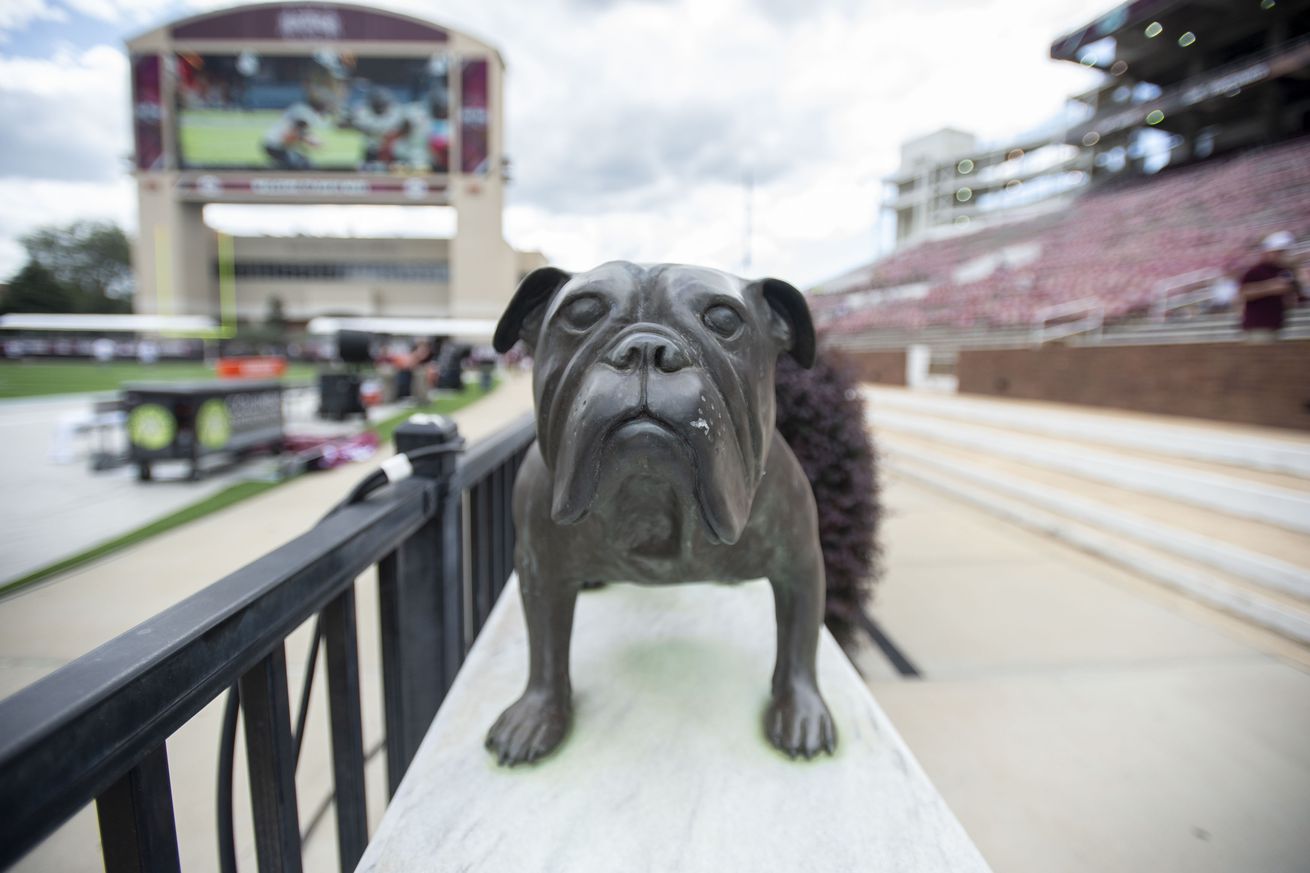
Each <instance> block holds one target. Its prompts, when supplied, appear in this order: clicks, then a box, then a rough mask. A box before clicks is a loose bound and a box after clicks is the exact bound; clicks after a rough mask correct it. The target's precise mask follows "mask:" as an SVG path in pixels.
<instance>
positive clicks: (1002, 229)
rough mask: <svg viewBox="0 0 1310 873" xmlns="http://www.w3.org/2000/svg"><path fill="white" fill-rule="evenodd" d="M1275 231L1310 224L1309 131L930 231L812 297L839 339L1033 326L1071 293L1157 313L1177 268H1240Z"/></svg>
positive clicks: (1185, 272) (1109, 313)
mask: <svg viewBox="0 0 1310 873" xmlns="http://www.w3.org/2000/svg"><path fill="white" fill-rule="evenodd" d="M1275 230H1286V231H1290V232H1291V233H1292V234H1293V235H1295V236H1296V237H1297V239H1298V240H1302V241H1304V240H1306V238H1307V237H1310V137H1302V138H1300V139H1297V140H1293V141H1291V142H1287V143H1284V144H1281V145H1277V146H1271V147H1268V148H1263V149H1257V150H1254V151H1248V152H1244V153H1239V154H1236V155H1233V156H1230V157H1224V158H1214V159H1211V160H1209V161H1206V162H1202V163H1199V164H1193V165H1190V166H1184V167H1179V168H1176V169H1174V168H1169V169H1166V170H1164V171H1163V172H1161V173H1159V174H1157V175H1155V176H1148V177H1138V178H1131V179H1125V180H1123V181H1119V182H1114V183H1110V184H1108V185H1105V186H1102V187H1099V188H1096V189H1093V190H1092V191H1091V192H1089V193H1087V194H1085V195H1083V196H1082V197H1080V198H1079V199H1078V200H1076V201H1075V202H1074V203H1073V205H1072V206H1071V207H1070V208H1068V209H1066V210H1063V211H1061V212H1057V213H1054V214H1050V215H1046V216H1043V217H1040V218H1035V219H1030V220H1027V221H1023V222H1017V223H1012V224H1005V225H1000V226H993V227H990V228H986V229H983V230H980V231H978V232H976V233H973V234H970V235H967V236H957V237H953V238H949V239H939V240H933V241H929V242H924V243H922V244H919V245H916V246H913V247H911V248H907V249H905V250H902V251H900V252H897V253H895V254H893V255H891V256H890V257H888V258H886V259H884V260H881V261H879V262H877V263H875V264H873V265H871V266H869V267H866V268H863V269H862V270H860V271H857V272H856V273H854V274H849V275H848V276H846V277H843V279H842V280H841V282H840V287H832V288H820V289H817V292H818V293H814V294H812V296H811V297H810V302H811V307H812V309H813V310H814V312H815V317H816V321H817V323H818V324H819V326H820V327H821V328H822V329H824V330H826V332H827V333H828V334H829V335H830V336H832V337H833V338H834V339H836V340H838V342H839V343H840V342H841V340H842V339H845V338H850V339H853V338H854V336H853V335H860V334H868V333H869V332H871V331H879V330H883V329H893V330H897V331H906V330H909V331H915V330H922V329H926V328H932V327H953V328H991V329H998V328H999V329H1002V330H1004V329H1006V328H1016V327H1020V326H1022V327H1023V328H1025V329H1027V328H1028V327H1030V326H1031V325H1033V323H1034V322H1035V321H1037V320H1038V319H1039V316H1040V315H1041V313H1042V311H1043V310H1044V309H1047V308H1048V307H1054V306H1058V305H1061V304H1070V305H1071V306H1070V310H1071V311H1075V310H1077V309H1078V308H1079V306H1080V305H1082V304H1086V305H1087V306H1089V307H1092V306H1095V307H1100V308H1102V310H1103V315H1104V318H1105V320H1106V321H1107V322H1108V323H1113V322H1115V321H1120V322H1123V321H1126V320H1130V319H1133V318H1134V317H1137V316H1144V315H1147V314H1148V313H1149V312H1150V310H1151V308H1152V304H1153V302H1155V299H1156V296H1157V294H1158V293H1159V289H1160V288H1161V287H1162V285H1165V286H1167V285H1168V284H1170V281H1171V280H1178V279H1180V277H1182V279H1183V281H1184V282H1185V281H1186V277H1188V276H1189V275H1195V276H1199V277H1201V278H1202V279H1204V278H1206V277H1212V278H1216V279H1217V278H1219V277H1220V276H1221V275H1224V274H1231V273H1232V272H1233V271H1235V270H1236V269H1239V268H1240V266H1241V265H1242V264H1243V263H1244V262H1245V260H1246V259H1248V258H1249V257H1250V253H1251V250H1252V247H1253V245H1254V244H1255V243H1256V242H1257V241H1258V240H1259V239H1260V238H1261V237H1262V236H1264V235H1265V234H1267V233H1269V232H1272V231H1275ZM824 291H832V292H834V293H822V292H824Z"/></svg>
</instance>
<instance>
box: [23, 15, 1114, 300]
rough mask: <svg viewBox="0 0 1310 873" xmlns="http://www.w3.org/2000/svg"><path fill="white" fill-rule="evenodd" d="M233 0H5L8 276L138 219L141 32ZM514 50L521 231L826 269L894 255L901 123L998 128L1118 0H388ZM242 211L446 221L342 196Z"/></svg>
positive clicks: (1054, 97) (557, 253) (1015, 118)
mask: <svg viewBox="0 0 1310 873" xmlns="http://www.w3.org/2000/svg"><path fill="white" fill-rule="evenodd" d="M227 5H234V4H231V3H222V2H214V0H0V119H3V121H0V277H5V276H8V275H10V274H12V273H13V272H14V271H16V270H17V269H18V268H19V267H20V266H21V265H22V261H23V256H22V249H21V247H20V246H19V245H18V242H17V238H18V237H19V236H20V235H21V234H23V233H24V232H26V231H28V230H30V229H31V228H33V227H35V226H38V225H41V224H48V223H55V222H67V221H71V220H73V219H76V218H110V219H114V220H117V221H119V222H120V223H122V224H123V225H124V226H125V227H127V228H129V229H134V228H135V223H136V217H135V214H134V213H135V208H136V205H135V197H134V196H133V192H132V181H131V179H130V177H129V176H128V175H127V173H126V156H127V155H128V154H129V153H130V150H131V144H130V137H129V127H128V94H127V85H128V80H127V60H126V57H125V55H124V51H123V41H124V39H126V38H128V37H130V36H133V35H135V34H137V33H139V32H142V31H144V30H148V29H150V28H152V27H154V26H156V25H158V24H161V23H163V22H165V21H168V20H170V19H172V18H175V17H179V16H181V15H184V14H188V13H190V12H194V11H198V10H201V9H205V8H212V7H218V6H227ZM381 5H383V6H385V7H388V8H393V9H396V10H400V11H405V12H410V13H412V14H416V15H419V16H422V17H425V18H429V19H432V20H434V21H437V22H439V23H443V24H447V25H449V26H451V27H453V28H456V29H460V30H465V31H468V32H471V33H473V34H475V35H478V36H481V37H482V38H484V39H486V40H488V41H489V42H491V43H493V44H495V45H498V46H499V47H500V48H501V51H502V54H503V55H504V57H505V59H506V62H507V64H508V82H507V93H506V102H507V106H506V110H507V118H508V126H509V130H508V134H507V139H508V152H509V154H510V156H511V158H512V160H513V166H514V184H513V186H512V187H511V189H510V200H509V205H508V209H507V212H506V216H505V225H506V235H507V237H508V239H509V241H510V242H511V243H512V244H513V245H515V246H518V247H520V248H538V249H541V250H543V251H545V253H546V254H547V255H548V256H549V257H550V258H551V259H552V260H554V261H555V262H556V263H559V264H561V265H562V266H565V267H569V268H585V267H588V266H591V265H594V264H595V263H597V262H600V261H603V260H608V259H611V258H629V259H633V260H644V261H663V260H671V261H685V262H694V263H704V264H709V265H713V266H718V267H722V268H725V269H730V270H734V271H740V270H741V268H742V266H743V258H744V254H745V239H746V230H745V228H746V219H745V213H746V208H745V204H746V195H745V187H744V184H743V180H744V179H745V178H746V176H747V174H748V173H750V174H753V176H754V178H755V183H756V184H755V190H754V196H753V198H752V204H753V215H754V220H753V230H754V232H753V235H752V249H751V251H752V263H751V269H750V272H751V274H753V275H764V274H771V275H776V276H779V277H781V278H785V279H788V280H790V281H793V282H795V283H797V284H801V285H809V284H813V283H815V282H818V281H820V280H822V279H825V278H828V277H830V276H832V275H834V274H836V273H839V272H842V271H843V270H845V269H848V268H850V267H853V266H856V265H859V264H861V263H864V262H867V261H868V260H870V259H871V258H872V257H873V256H874V255H875V254H876V252H877V247H878V241H879V238H880V231H879V228H878V224H877V219H878V200H879V197H880V194H881V185H880V181H879V180H880V179H881V178H882V177H884V176H885V175H887V174H888V173H890V172H891V171H892V170H894V169H895V167H896V163H897V154H898V151H897V150H898V147H899V144H900V142H901V141H902V140H903V139H905V138H907V137H911V136H915V135H918V134H922V133H927V132H930V131H932V130H935V129H937V128H939V127H942V126H946V125H950V126H954V127H960V128H963V129H965V130H970V131H973V132H975V133H977V134H978V135H980V136H981V137H983V138H985V139H987V140H991V141H999V140H1003V139H1005V138H1007V137H1010V136H1013V135H1015V134H1019V133H1022V132H1024V131H1027V130H1031V129H1033V128H1035V127H1038V126H1040V125H1042V124H1043V123H1045V122H1048V121H1049V120H1050V119H1051V118H1052V117H1053V116H1055V115H1057V114H1058V113H1059V111H1060V109H1061V107H1062V105H1063V103H1064V99H1065V98H1066V97H1067V96H1068V95H1069V94H1072V93H1075V92H1077V91H1080V90H1082V89H1084V88H1086V87H1089V86H1090V85H1091V83H1092V82H1093V81H1094V79H1095V76H1096V74H1094V73H1092V72H1090V71H1088V70H1083V69H1080V68H1078V67H1076V66H1074V65H1072V64H1068V63H1059V62H1055V61H1051V60H1049V59H1048V58H1047V51H1048V47H1049V45H1050V43H1051V42H1052V40H1053V39H1054V38H1055V37H1057V36H1059V35H1060V34H1062V33H1064V32H1066V31H1068V30H1071V29H1073V28H1075V27H1077V26H1079V25H1082V24H1084V23H1086V22H1087V21H1090V20H1091V19H1092V18H1094V17H1095V16H1096V15H1098V14H1100V13H1101V12H1104V11H1105V10H1107V9H1108V8H1110V7H1111V6H1112V5H1113V2H1111V0H1100V2H1089V0H1040V2H1035V0H1027V2H1025V0H958V2H957V0H915V2H890V0H389V2H386V3H384V4H381ZM254 210H258V207H250V208H243V209H239V210H234V209H232V208H230V207H229V208H228V210H226V211H224V212H222V213H220V214H218V215H211V217H210V218H211V221H214V222H215V223H221V224H222V225H224V229H225V230H232V231H238V232H240V231H243V230H245V231H250V230H256V231H258V230H261V229H264V228H265V227H267V226H269V225H273V226H276V227H278V228H281V229H283V232H285V229H287V228H291V229H294V230H301V231H306V232H320V233H332V232H337V233H344V232H350V233H358V234H361V235H373V234H386V233H396V232H403V233H406V234H408V235H414V234H422V233H423V232H425V231H426V230H427V229H428V228H431V229H432V230H433V231H437V230H439V229H440V228H441V227H442V226H443V224H442V221H441V217H440V216H436V217H433V216H431V215H429V214H424V213H419V212H414V211H408V210H405V209H403V208H392V209H381V210H378V211H376V212H363V213H361V212H359V211H355V210H349V209H342V208H340V207H337V208H334V209H333V210H330V211H327V212H323V211H314V212H305V211H303V210H302V211H300V212H299V213H297V214H294V215H290V216H288V215H278V216H277V217H276V218H273V219H270V217H269V214H268V212H267V211H265V212H262V213H261V212H258V211H254Z"/></svg>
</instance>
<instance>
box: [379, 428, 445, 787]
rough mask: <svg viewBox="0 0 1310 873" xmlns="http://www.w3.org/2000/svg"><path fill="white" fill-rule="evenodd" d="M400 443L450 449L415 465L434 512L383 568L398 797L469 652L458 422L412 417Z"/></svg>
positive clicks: (387, 687)
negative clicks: (434, 486)
mask: <svg viewBox="0 0 1310 873" xmlns="http://www.w3.org/2000/svg"><path fill="white" fill-rule="evenodd" d="M395 441H396V451H398V452H404V453H407V454H408V453H412V452H415V451H417V450H419V449H427V448H429V447H439V446H449V447H450V448H451V449H452V451H450V452H449V453H446V454H440V455H436V456H434V457H430V458H425V459H423V460H421V461H416V462H414V475H415V476H417V477H421V478H426V479H431V480H434V481H435V482H437V483H438V486H439V487H438V492H437V501H438V503H437V508H436V512H435V513H434V514H433V516H432V518H430V519H429V520H428V521H427V522H426V523H425V524H424V525H423V526H422V527H421V528H419V529H418V531H417V532H415V533H414V535H413V536H411V537H410V538H409V539H408V540H406V541H405V542H404V543H402V544H401V545H400V547H399V548H398V549H396V551H395V552H394V553H392V554H391V555H389V556H388V557H387V558H386V559H384V560H383V561H382V562H381V563H380V564H379V565H378V599H379V606H380V611H381V621H382V685H383V695H384V700H383V703H384V707H383V708H384V711H385V712H386V718H387V740H386V742H387V784H388V788H389V790H390V793H392V794H394V793H395V791H396V788H397V787H399V785H400V780H401V778H402V777H403V776H404V775H405V770H406V769H407V768H408V767H409V762H410V761H411V760H412V759H413V757H414V753H415V752H416V751H418V746H419V743H420V742H421V741H422V739H423V734H424V733H425V732H426V731H427V728H428V725H429V724H430V723H431V722H432V718H433V716H435V715H436V714H437V708H438V707H439V706H440V705H441V700H442V698H443V697H444V696H445V693H446V689H447V688H448V687H449V684H450V678H449V677H452V676H453V675H454V670H456V669H458V657H457V656H456V657H455V658H454V663H452V662H451V653H452V652H456V653H457V654H462V653H463V649H462V647H463V634H462V633H461V632H460V628H461V627H462V624H463V612H462V606H463V553H462V531H461V529H460V527H459V524H460V520H461V519H460V512H459V511H458V510H459V507H460V496H461V495H460V492H459V490H458V489H455V488H453V487H452V485H451V479H452V477H453V476H454V473H455V460H456V451H457V450H458V449H459V448H460V447H461V446H462V444H463V441H462V440H461V438H460V436H459V429H458V428H457V427H456V426H455V423H454V422H453V421H450V420H449V419H447V418H444V417H442V416H435V415H425V416H414V417H412V418H410V420H409V421H407V422H405V423H404V424H402V425H401V426H400V427H399V428H397V429H396V433H395ZM452 505H453V506H454V507H455V511H454V512H451V511H450V507H451V506H452ZM452 528H453V531H452ZM452 567H454V568H456V570H455V572H454V574H453V575H452V573H451V568H452ZM452 588H453V592H452V590H451V589H452ZM452 637H453V639H452Z"/></svg>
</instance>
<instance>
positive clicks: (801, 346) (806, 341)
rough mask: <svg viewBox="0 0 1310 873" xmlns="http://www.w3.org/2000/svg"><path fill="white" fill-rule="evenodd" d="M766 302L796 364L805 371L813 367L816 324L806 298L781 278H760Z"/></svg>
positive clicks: (780, 337) (780, 336) (780, 335)
mask: <svg viewBox="0 0 1310 873" xmlns="http://www.w3.org/2000/svg"><path fill="white" fill-rule="evenodd" d="M759 284H760V286H761V287H762V289H763V291H764V299H765V300H766V301H767V302H768V304H769V307H770V308H771V309H773V314H774V318H775V325H776V327H777V329H778V334H779V339H781V340H782V343H783V346H784V347H785V348H786V349H787V352H788V353H789V354H790V355H791V356H792V357H793V358H795V359H796V363H798V364H800V365H801V366H802V367H804V368H805V369H807V370H808V369H809V368H810V367H813V366H814V355H815V345H816V343H815V338H814V322H813V321H812V320H811V319H810V307H809V304H807V303H806V302H805V295H803V294H801V292H799V291H797V290H796V289H795V288H794V287H793V286H791V285H789V284H787V283H786V282H784V281H782V280H781V279H761V280H760V281H759Z"/></svg>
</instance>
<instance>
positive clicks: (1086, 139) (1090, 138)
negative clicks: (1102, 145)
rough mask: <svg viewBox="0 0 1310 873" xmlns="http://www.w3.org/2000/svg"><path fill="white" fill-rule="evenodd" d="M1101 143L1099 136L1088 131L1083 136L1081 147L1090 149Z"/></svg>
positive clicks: (1092, 131) (1094, 132)
mask: <svg viewBox="0 0 1310 873" xmlns="http://www.w3.org/2000/svg"><path fill="white" fill-rule="evenodd" d="M1100 141H1101V135H1100V134H1099V133H1097V132H1096V131H1094V130H1089V131H1087V133H1084V134H1083V145H1085V146H1087V147H1088V148H1091V147H1092V146H1094V145H1096V144H1097V143H1098V142H1100Z"/></svg>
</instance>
